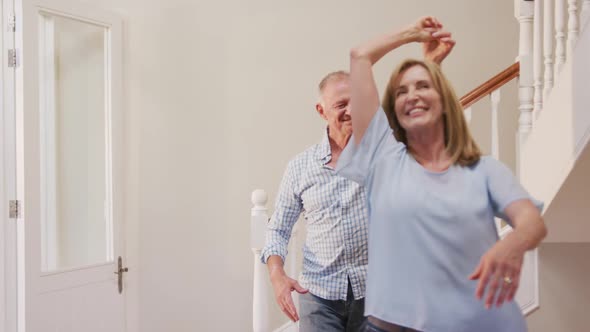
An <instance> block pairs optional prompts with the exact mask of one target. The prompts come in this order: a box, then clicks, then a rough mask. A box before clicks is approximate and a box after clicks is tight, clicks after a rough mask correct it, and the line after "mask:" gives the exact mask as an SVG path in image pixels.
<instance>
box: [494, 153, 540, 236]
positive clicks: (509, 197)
mask: <svg viewBox="0 0 590 332" xmlns="http://www.w3.org/2000/svg"><path fill="white" fill-rule="evenodd" d="M485 162H486V166H487V167H486V171H487V185H488V194H489V197H490V201H491V203H492V207H493V209H494V214H495V216H496V217H498V218H501V219H503V220H505V221H506V222H507V223H508V224H510V226H513V224H512V221H511V220H509V218H508V216H507V215H506V213H505V211H506V208H507V207H508V205H510V204H511V203H512V202H515V201H518V200H520V199H528V200H530V201H531V202H532V203H533V204H534V205H535V206H536V207H537V209H539V212H541V211H542V210H543V202H541V201H538V200H536V199H534V198H533V197H532V196H531V195H530V194H529V193H528V192H527V191H526V190H525V189H524V188H523V186H522V185H521V184H520V182H519V181H518V179H516V177H515V176H514V174H512V171H511V170H510V169H509V168H508V167H506V165H504V164H503V163H501V162H500V161H498V160H496V159H494V158H491V157H486V158H485Z"/></svg>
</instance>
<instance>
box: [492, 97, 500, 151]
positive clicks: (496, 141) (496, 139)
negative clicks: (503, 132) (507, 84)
mask: <svg viewBox="0 0 590 332" xmlns="http://www.w3.org/2000/svg"><path fill="white" fill-rule="evenodd" d="M490 99H491V101H492V156H493V157H494V158H496V159H498V160H499V159H500V132H499V128H498V106H499V105H500V90H495V91H494V92H492V93H491V94H490Z"/></svg>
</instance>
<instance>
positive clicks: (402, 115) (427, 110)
mask: <svg viewBox="0 0 590 332" xmlns="http://www.w3.org/2000/svg"><path fill="white" fill-rule="evenodd" d="M393 93H394V94H395V114H396V116H397V119H398V121H399V123H400V125H401V127H402V128H404V129H405V130H406V132H407V133H408V134H409V135H411V134H412V133H415V132H417V131H421V130H425V129H431V130H435V129H436V128H437V127H438V126H440V125H441V124H443V123H442V121H443V117H442V114H443V110H442V103H441V98H440V94H439V93H438V92H437V91H436V89H435V88H434V84H433V82H432V78H431V77H430V74H429V73H428V71H427V70H426V69H425V68H424V67H422V66H420V65H415V66H412V67H410V68H408V69H406V71H405V72H404V73H403V74H402V76H401V79H400V82H399V85H398V87H397V89H395V91H393Z"/></svg>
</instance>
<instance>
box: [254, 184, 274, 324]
mask: <svg viewBox="0 0 590 332" xmlns="http://www.w3.org/2000/svg"><path fill="white" fill-rule="evenodd" d="M267 200H268V196H267V194H266V192H265V191H264V190H262V189H257V190H254V191H253V192H252V204H253V205H254V206H253V207H252V214H251V217H250V244H251V247H252V253H253V254H254V291H253V297H252V327H253V331H254V332H269V331H270V319H269V303H268V298H269V289H268V283H267V272H266V266H265V265H264V264H263V263H262V261H261V260H260V257H261V253H262V248H264V236H265V233H266V224H267V222H268V212H267V208H266V202H267Z"/></svg>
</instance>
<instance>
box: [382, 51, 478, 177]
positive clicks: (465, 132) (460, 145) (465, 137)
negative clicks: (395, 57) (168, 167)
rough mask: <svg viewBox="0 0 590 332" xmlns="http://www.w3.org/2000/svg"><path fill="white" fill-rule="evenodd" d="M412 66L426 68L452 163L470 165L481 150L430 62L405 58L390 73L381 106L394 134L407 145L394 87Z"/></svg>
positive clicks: (454, 98)
mask: <svg viewBox="0 0 590 332" xmlns="http://www.w3.org/2000/svg"><path fill="white" fill-rule="evenodd" d="M414 66H422V67H423V68H424V69H426V71H427V72H428V73H429V74H430V78H431V79H432V82H433V85H434V89H435V90H436V91H437V92H438V94H439V95H440V98H441V105H442V110H443V122H444V131H445V132H444V137H445V148H446V151H447V153H448V155H449V156H450V157H451V160H452V162H453V164H459V165H461V166H470V165H473V164H475V163H477V162H478V161H479V158H480V157H481V152H480V150H479V147H478V146H477V144H476V143H475V141H474V140H473V137H471V133H470V132H469V127H468V126H467V121H465V117H464V116H463V107H462V106H461V103H460V102H459V99H458V98H457V95H456V94H455V91H454V89H453V87H452V86H451V84H450V83H449V81H448V80H447V79H446V77H445V76H444V74H443V73H442V71H441V69H440V67H439V66H438V65H437V64H435V63H433V62H429V61H420V60H414V59H408V60H405V61H403V62H402V63H401V64H400V65H399V66H398V67H397V68H396V69H395V70H394V71H393V73H392V74H391V78H390V79H389V83H388V84H387V89H386V90H385V94H384V96H383V102H382V104H381V106H382V107H383V110H384V111H385V114H386V115H387V118H388V119H389V124H390V126H391V128H392V129H393V132H394V135H395V138H396V139H397V140H398V141H399V142H402V143H404V144H406V146H407V145H408V139H407V135H406V130H405V129H404V128H402V127H401V126H400V124H399V121H398V119H397V116H396V115H395V90H396V89H397V88H398V87H399V82H400V80H401V77H402V75H403V74H404V73H405V72H406V70H408V69H410V68H411V67H414Z"/></svg>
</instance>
